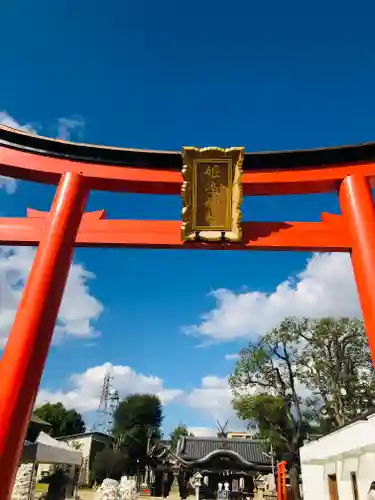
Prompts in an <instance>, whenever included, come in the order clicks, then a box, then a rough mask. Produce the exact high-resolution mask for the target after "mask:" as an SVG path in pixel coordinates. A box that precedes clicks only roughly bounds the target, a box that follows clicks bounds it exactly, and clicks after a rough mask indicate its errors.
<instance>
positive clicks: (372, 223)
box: [339, 174, 375, 366]
mask: <svg viewBox="0 0 375 500" xmlns="http://www.w3.org/2000/svg"><path fill="white" fill-rule="evenodd" d="M339 200H340V206H341V211H342V214H343V217H344V219H345V220H346V223H347V225H348V228H349V231H350V235H351V239H352V250H351V259H352V265H353V271H354V276H355V280H356V283H357V288H358V295H359V300H360V303H361V307H362V313H363V320H364V325H365V328H366V333H367V337H368V342H369V346H370V350H371V356H372V361H373V364H374V366H375V205H374V199H373V196H372V190H371V185H370V181H369V179H368V178H367V177H364V176H363V175H360V174H352V175H348V176H347V177H346V178H345V179H344V180H343V181H342V183H341V185H340V188H339Z"/></svg>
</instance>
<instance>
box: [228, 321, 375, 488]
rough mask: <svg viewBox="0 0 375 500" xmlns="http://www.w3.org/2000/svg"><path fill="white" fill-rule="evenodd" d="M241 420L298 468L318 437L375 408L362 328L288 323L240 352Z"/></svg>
mask: <svg viewBox="0 0 375 500" xmlns="http://www.w3.org/2000/svg"><path fill="white" fill-rule="evenodd" d="M229 384H230V387H231V389H232V392H233V406H234V408H235V409H236V411H237V415H238V416H239V417H240V418H242V419H243V420H248V421H249V425H250V426H253V427H256V428H257V430H258V432H259V435H260V437H264V438H267V439H269V440H270V441H271V442H272V443H273V445H274V446H275V448H276V450H277V451H278V452H279V454H284V458H287V459H288V460H289V463H290V465H292V472H293V474H292V476H293V478H294V480H295V484H294V490H295V492H296V493H298V492H297V486H296V474H295V472H296V470H295V466H296V465H297V464H298V449H299V447H300V446H301V445H302V443H303V441H304V439H305V438H306V437H308V436H309V434H311V433H312V432H318V433H319V432H321V431H324V432H328V431H329V430H331V429H334V428H336V427H338V426H340V425H343V424H345V423H347V422H349V421H351V420H352V418H353V417H354V416H356V415H357V414H358V413H359V412H362V411H365V410H366V409H367V408H369V407H370V406H372V405H373V402H374V401H373V398H372V394H373V392H374V389H375V384H374V370H373V367H372V363H371V356H370V352H369V348H368V345H367V341H366V336H365V332H364V328H363V323H362V322H361V321H359V320H355V319H347V318H343V319H339V320H335V319H332V318H324V319H320V320H308V319H305V318H304V319H296V318H287V319H285V320H284V321H282V323H281V324H280V325H279V326H278V327H277V328H275V329H274V330H272V331H271V332H269V333H268V334H266V335H265V336H264V337H262V338H261V339H260V340H258V341H257V342H250V343H249V345H248V347H247V348H246V349H243V350H242V351H241V353H240V359H239V360H238V362H237V365H236V367H235V371H234V373H233V375H232V376H231V377H230V378H229Z"/></svg>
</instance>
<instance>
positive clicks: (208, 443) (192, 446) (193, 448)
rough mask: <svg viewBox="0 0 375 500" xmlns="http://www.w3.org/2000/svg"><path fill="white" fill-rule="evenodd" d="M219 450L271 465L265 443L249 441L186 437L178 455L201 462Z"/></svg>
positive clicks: (178, 448)
mask: <svg viewBox="0 0 375 500" xmlns="http://www.w3.org/2000/svg"><path fill="white" fill-rule="evenodd" d="M218 449H222V450H232V451H235V452H236V453H238V454H239V455H240V456H241V457H242V458H243V459H245V460H246V461H247V462H252V463H256V464H264V465H269V464H270V459H269V458H267V457H266V456H265V455H264V454H263V453H264V452H267V451H268V450H267V446H266V445H265V443H264V442H262V441H256V440H254V441H251V440H248V439H225V438H196V437H186V438H183V439H181V440H180V441H179V443H178V447H177V454H178V455H179V456H180V457H181V458H183V459H185V460H199V459H201V458H203V457H205V456H207V455H208V454H209V453H211V452H213V451H214V450H218Z"/></svg>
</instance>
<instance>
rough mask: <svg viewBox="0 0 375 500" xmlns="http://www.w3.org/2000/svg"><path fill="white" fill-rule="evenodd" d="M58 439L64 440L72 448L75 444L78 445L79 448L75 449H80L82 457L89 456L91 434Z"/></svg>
mask: <svg viewBox="0 0 375 500" xmlns="http://www.w3.org/2000/svg"><path fill="white" fill-rule="evenodd" d="M60 441H64V442H65V443H67V444H68V445H69V446H71V447H72V448H76V445H78V446H79V448H76V449H78V450H79V451H82V456H83V458H88V457H89V456H90V451H91V443H92V436H82V437H77V438H71V439H60Z"/></svg>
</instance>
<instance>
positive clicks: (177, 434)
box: [170, 424, 193, 451]
mask: <svg viewBox="0 0 375 500" xmlns="http://www.w3.org/2000/svg"><path fill="white" fill-rule="evenodd" d="M186 436H193V434H192V433H191V432H190V433H189V431H188V430H187V428H186V425H184V424H179V425H178V426H177V427H176V428H175V429H174V431H173V432H172V433H171V435H170V442H171V448H172V450H173V451H176V448H177V443H178V441H179V440H180V439H181V438H183V437H186Z"/></svg>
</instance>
